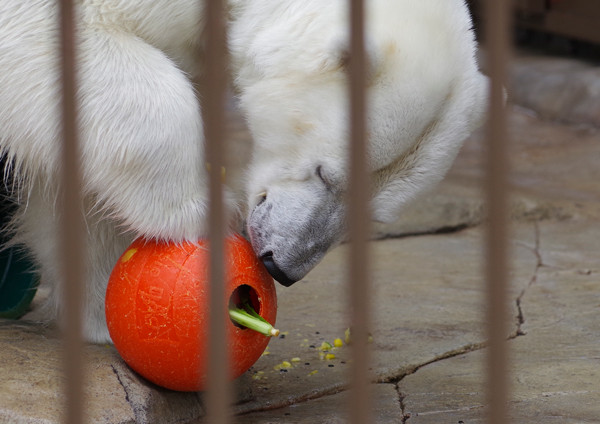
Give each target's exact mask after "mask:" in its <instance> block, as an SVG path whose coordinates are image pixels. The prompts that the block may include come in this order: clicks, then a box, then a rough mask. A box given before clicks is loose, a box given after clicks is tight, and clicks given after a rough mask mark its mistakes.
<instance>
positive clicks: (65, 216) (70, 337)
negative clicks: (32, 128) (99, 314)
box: [60, 0, 85, 424]
mask: <svg viewBox="0 0 600 424" xmlns="http://www.w3.org/2000/svg"><path fill="white" fill-rule="evenodd" d="M75 38H76V34H75V20H74V13H73V4H72V1H71V0H61V1H60V41H61V51H60V59H61V67H62V129H63V145H62V169H61V188H62V190H61V196H62V197H61V201H62V204H61V206H62V210H61V213H60V217H61V220H60V231H61V235H62V238H61V247H60V250H61V270H62V278H63V286H62V291H63V296H64V299H65V307H66V308H65V316H64V317H63V320H64V324H65V332H64V354H63V361H64V370H65V374H66V384H65V398H66V405H65V412H64V413H65V416H64V422H65V423H68V424H80V423H82V422H83V421H84V408H83V400H84V399H83V379H84V376H83V356H82V355H83V341H82V334H81V333H82V307H81V299H82V297H83V295H84V293H83V287H84V286H83V278H84V272H85V268H84V264H85V253H84V249H85V246H84V240H83V229H84V224H83V215H82V213H83V212H82V206H81V205H82V202H81V170H80V155H79V149H78V135H77V99H76V93H77V68H76V57H75V56H76V53H75V44H76V43H75Z"/></svg>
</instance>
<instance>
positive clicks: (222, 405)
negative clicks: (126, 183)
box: [204, 0, 231, 424]
mask: <svg viewBox="0 0 600 424" xmlns="http://www.w3.org/2000/svg"><path fill="white" fill-rule="evenodd" d="M206 16H207V19H206V36H207V41H206V46H207V50H206V56H207V57H206V66H207V68H206V84H205V87H206V93H205V94H206V97H205V103H204V131H205V140H206V142H205V146H206V159H207V162H208V163H209V164H210V166H209V188H210V189H209V201H210V206H209V216H208V236H209V244H210V268H209V269H210V271H209V273H210V339H209V346H210V349H209V362H208V363H209V367H208V376H207V382H208V390H207V393H206V405H207V415H208V420H207V422H210V423H215V424H224V423H227V422H228V421H229V420H230V416H229V415H230V412H229V405H230V404H231V394H230V384H229V381H228V378H229V362H228V353H227V340H226V328H227V327H226V321H225V320H224V319H223V314H222V307H223V299H224V298H225V289H224V287H225V284H224V281H225V271H224V248H225V244H224V237H225V224H226V219H225V216H226V210H225V207H224V203H223V187H222V175H221V169H222V166H223V164H224V151H225V149H224V143H225V137H224V134H225V89H226V84H227V79H226V69H227V66H226V55H225V48H226V44H225V20H224V7H223V1H222V0H206Z"/></svg>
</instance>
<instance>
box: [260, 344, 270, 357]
mask: <svg viewBox="0 0 600 424" xmlns="http://www.w3.org/2000/svg"><path fill="white" fill-rule="evenodd" d="M270 354H271V352H269V347H268V346H267V348H266V349H265V351H264V352H263V353H262V355H261V356H267V355H270Z"/></svg>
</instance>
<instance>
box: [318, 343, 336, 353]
mask: <svg viewBox="0 0 600 424" xmlns="http://www.w3.org/2000/svg"><path fill="white" fill-rule="evenodd" d="M332 347H333V346H331V343H329V342H323V343H321V347H319V349H321V350H322V351H323V352H327V351H328V350H331V348H332Z"/></svg>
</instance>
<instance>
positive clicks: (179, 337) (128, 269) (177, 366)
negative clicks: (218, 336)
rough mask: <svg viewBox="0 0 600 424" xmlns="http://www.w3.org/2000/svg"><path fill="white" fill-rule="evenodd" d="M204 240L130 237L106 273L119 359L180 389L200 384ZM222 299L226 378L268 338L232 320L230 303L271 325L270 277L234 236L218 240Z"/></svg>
mask: <svg viewBox="0 0 600 424" xmlns="http://www.w3.org/2000/svg"><path fill="white" fill-rule="evenodd" d="M207 246H208V241H206V240H201V241H200V242H198V243H197V244H193V243H183V244H173V243H166V242H156V241H150V240H145V239H138V240H136V241H134V242H133V243H132V244H131V246H129V248H128V249H127V250H126V251H125V253H123V255H122V256H121V258H120V259H119V261H118V263H117V265H116V266H115V268H114V269H113V271H112V274H111V276H110V280H109V283H108V288H107V291H106V305H105V306H106V321H107V325H108V331H109V333H110V336H111V338H112V340H113V342H114V344H115V347H116V348H117V350H118V352H119V353H120V355H121V357H122V358H123V359H124V360H125V362H127V364H129V366H130V367H131V368H133V369H134V370H135V371H137V372H138V373H139V374H141V375H142V376H144V377H145V378H147V379H148V380H150V381H152V382H153V383H155V384H158V385H159V386H162V387H166V388H168V389H173V390H180V391H198V390H203V389H204V388H205V383H206V369H207V361H208V359H207V358H208V346H207V343H208V332H209V329H208V318H209V317H208V315H209V310H208V309H209V305H208V304H209V297H208V289H209V282H208V265H209V255H208V247H207ZM225 270H226V281H225V293H226V296H225V299H223V307H222V311H221V312H220V314H221V315H222V319H224V320H226V327H227V338H228V342H227V345H228V350H229V353H230V376H231V378H232V379H234V378H236V377H238V376H240V375H241V374H243V373H244V372H245V371H246V370H248V369H249V368H250V367H251V366H252V365H253V364H254V363H255V362H256V361H257V360H258V358H260V356H261V355H262V353H263V352H264V350H265V348H266V347H267V344H268V343H269V337H267V336H264V335H262V334H260V333H257V332H256V331H253V330H250V329H248V328H244V327H240V326H239V325H236V324H234V323H233V322H232V321H231V319H230V318H229V314H228V307H229V304H230V303H239V302H240V299H248V300H249V301H250V302H251V303H252V306H253V307H254V309H255V311H256V312H258V314H259V315H260V316H262V317H263V318H264V319H266V320H267V321H268V322H269V323H271V324H274V323H275V317H276V314H277V295H276V292H275V285H274V283H273V279H272V278H271V276H270V275H269V273H268V272H267V270H266V269H265V267H264V266H263V264H262V263H261V262H260V261H259V260H258V259H257V258H256V256H255V255H254V251H253V250H252V247H251V246H250V243H249V242H248V241H246V240H245V239H244V238H242V237H241V236H239V235H233V236H230V237H228V238H227V239H226V241H225Z"/></svg>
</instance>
